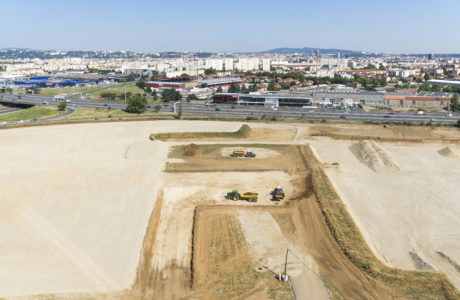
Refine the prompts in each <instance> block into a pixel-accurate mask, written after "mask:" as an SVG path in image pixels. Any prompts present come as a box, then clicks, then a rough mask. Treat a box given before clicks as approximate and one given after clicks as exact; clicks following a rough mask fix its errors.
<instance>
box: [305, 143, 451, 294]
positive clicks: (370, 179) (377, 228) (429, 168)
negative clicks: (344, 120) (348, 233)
mask: <svg viewBox="0 0 460 300" xmlns="http://www.w3.org/2000/svg"><path fill="white" fill-rule="evenodd" d="M311 144H312V147H313V149H314V150H315V152H316V154H317V156H318V157H319V159H320V160H321V161H322V162H325V163H330V162H336V163H338V165H336V166H335V167H329V168H327V169H326V170H327V174H328V176H329V177H330V178H331V180H332V183H333V184H334V186H335V188H336V189H337V191H338V192H339V194H340V195H341V197H342V199H343V201H344V202H345V204H346V206H347V208H348V209H349V211H350V213H351V214H352V216H353V218H354V220H355V222H356V223H357V224H358V226H359V228H360V229H361V230H362V232H363V234H364V236H365V238H366V240H367V242H368V244H369V246H370V247H371V248H372V250H373V251H374V252H375V253H376V254H377V255H378V257H379V259H381V260H382V261H383V262H385V263H386V264H388V265H390V266H393V267H398V268H403V269H409V270H416V269H419V270H433V269H436V270H440V271H442V272H444V273H446V274H447V275H448V277H449V278H450V280H451V281H452V282H453V283H454V284H455V285H456V287H457V288H460V272H459V267H458V263H459V262H460V222H459V219H458V215H459V214H460V202H459V201H458V200H459V195H460V189H459V185H458V182H459V181H460V160H458V159H457V158H455V157H454V158H452V157H449V156H444V155H443V153H455V152H458V151H460V148H459V146H458V145H450V146H449V151H447V150H445V147H446V145H442V144H437V143H434V144H433V143H431V144H416V145H396V144H391V143H380V146H381V147H382V148H384V149H386V150H385V151H387V152H388V153H390V154H391V156H392V157H394V159H395V160H396V161H397V162H398V164H399V168H400V170H399V171H398V172H376V171H375V170H373V169H371V168H369V167H368V166H366V164H364V163H363V162H361V161H360V160H359V159H357V158H356V157H355V155H354V154H353V153H352V151H351V150H350V146H351V145H352V144H353V142H349V141H337V140H329V139H323V140H321V141H315V142H312V143H311ZM442 149H444V151H441V152H443V153H439V151H440V150H442Z"/></svg>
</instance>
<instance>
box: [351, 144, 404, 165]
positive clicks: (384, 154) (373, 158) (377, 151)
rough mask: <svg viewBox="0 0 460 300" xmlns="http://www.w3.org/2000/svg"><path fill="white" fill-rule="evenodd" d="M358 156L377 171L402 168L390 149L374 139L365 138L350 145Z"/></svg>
mask: <svg viewBox="0 0 460 300" xmlns="http://www.w3.org/2000/svg"><path fill="white" fill-rule="evenodd" d="M349 149H350V151H351V152H352V153H353V154H354V155H355V156H356V158H357V159H358V160H359V161H360V162H362V163H363V164H365V165H366V166H368V167H369V168H371V169H372V170H374V171H375V172H385V171H389V172H396V171H399V170H400V167H399V165H398V162H397V161H396V160H395V159H394V158H393V157H392V156H391V154H390V153H388V151H386V150H385V148H383V147H382V146H381V145H379V144H378V143H376V142H374V141H369V140H363V141H360V142H357V143H354V144H353V145H351V146H350V148H349Z"/></svg>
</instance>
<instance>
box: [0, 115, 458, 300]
mask: <svg viewBox="0 0 460 300" xmlns="http://www.w3.org/2000/svg"><path fill="white" fill-rule="evenodd" d="M241 125H242V123H240V122H209V121H148V122H126V123H100V124H79V125H64V126H50V127H36V128H25V129H11V130H1V131H0V153H1V154H2V155H1V156H0V189H1V191H2V193H1V195H0V225H1V226H0V297H1V296H4V297H13V298H14V296H19V297H21V298H27V299H35V298H37V297H38V296H37V295H38V294H41V297H42V298H46V299H67V298H73V299H75V298H78V299H80V298H85V299H86V298H94V299H119V300H132V299H190V298H191V299H222V298H233V299H293V298H294V294H295V297H296V298H297V299H329V298H330V295H331V294H332V295H334V296H338V297H343V298H344V299H390V298H391V297H392V296H391V295H390V294H391V293H392V292H389V291H390V290H391V289H389V287H388V286H384V284H382V283H381V282H379V281H378V280H376V279H375V278H371V277H370V276H369V275H368V274H367V273H365V272H363V270H362V269H361V268H358V267H357V266H356V265H354V264H353V263H352V262H351V261H350V259H349V257H348V256H347V255H346V253H343V251H342V249H341V248H340V246H339V245H338V244H337V241H336V240H335V239H334V237H333V234H331V232H330V227H328V224H327V223H326V220H325V216H324V211H322V208H321V207H320V205H319V204H318V201H317V200H318V199H317V198H316V195H315V193H314V191H313V190H312V183H311V182H312V177H311V176H312V173H311V170H310V169H309V167H308V165H307V164H306V163H305V161H304V160H303V158H302V157H303V156H302V155H301V151H300V149H301V147H299V146H296V145H295V144H304V143H307V142H308V143H311V144H312V148H313V149H314V150H315V152H316V155H317V156H318V157H319V159H321V161H322V162H323V165H324V167H325V168H326V171H327V174H328V176H329V177H330V178H331V180H332V182H333V184H334V186H335V187H336V189H337V191H338V192H339V194H340V196H341V197H342V199H343V200H344V202H345V204H346V207H347V209H348V210H349V211H350V213H351V214H352V216H353V217H354V219H355V221H356V223H357V225H358V226H359V228H360V229H361V231H362V232H363V235H364V237H365V239H366V241H367V243H368V244H369V245H370V247H371V249H372V250H373V251H374V252H375V253H376V254H377V256H378V257H379V258H380V259H381V260H382V261H383V262H385V263H387V264H389V265H391V266H395V267H399V268H405V269H420V270H432V269H439V270H441V271H442V272H445V273H446V274H447V275H448V276H449V278H450V279H451V280H452V281H453V282H454V283H455V284H456V286H457V287H458V286H459V276H458V274H460V271H459V270H460V266H459V265H458V263H459V261H460V255H459V253H460V251H459V248H458V247H459V246H458V245H459V244H460V243H459V242H460V240H459V239H460V237H459V236H460V235H459V233H460V232H459V230H458V229H457V228H460V226H459V225H460V224H458V223H459V222H458V218H455V217H456V216H458V214H459V212H460V208H459V205H458V201H457V200H456V199H457V198H458V197H457V195H458V194H460V193H459V192H460V191H458V188H457V186H456V182H458V180H459V179H460V171H457V170H460V169H459V168H457V167H460V165H459V164H460V159H458V158H457V153H460V148H459V146H458V145H457V144H455V143H452V144H448V145H447V144H446V145H443V144H440V143H439V144H423V143H417V144H413V143H412V142H413V141H414V140H417V139H419V140H420V139H424V140H432V141H433V140H436V139H441V140H444V141H454V140H456V139H458V138H459V136H460V135H459V134H458V131H455V130H453V129H440V130H435V129H433V130H431V129H427V128H425V129H420V128H411V129H406V128H403V127H398V128H399V129H392V128H390V131H385V130H386V129H383V128H380V127H376V126H367V125H366V126H364V127H359V126H349V125H342V124H338V125H303V124H292V125H291V124H280V125H277V124H262V123H256V124H253V125H250V126H251V134H250V136H249V137H248V138H240V139H232V140H228V139H216V138H211V139H206V138H202V139H199V140H198V141H196V144H197V145H198V147H197V151H196V153H193V155H190V156H188V154H187V155H186V154H185V151H184V146H185V145H187V144H189V143H191V142H195V141H194V140H192V139H190V140H178V141H172V142H170V141H168V142H159V141H155V142H152V141H149V140H148V137H149V135H150V134H151V133H159V132H192V131H236V130H238V129H239V128H240V127H241ZM411 130H414V131H413V132H412V131H411ZM332 133H338V134H337V135H333V134H332ZM372 134H373V135H375V137H378V136H381V137H385V140H388V141H395V140H397V141H398V144H390V143H383V142H382V139H380V140H379V139H373V142H365V143H361V144H357V143H359V141H356V139H359V137H360V136H361V137H362V136H364V135H372ZM324 136H330V137H332V138H333V139H330V138H327V137H324ZM350 137H351V138H350ZM413 137H416V138H413ZM343 138H344V139H346V140H340V139H343ZM349 139H351V140H349ZM401 140H402V141H401ZM405 140H408V141H409V142H410V143H405V142H404V141H405ZM417 141H418V140H417ZM430 143H432V142H430ZM353 144H357V146H355V147H352V145H353ZM447 146H448V147H449V148H448V149H445V148H446V147H447ZM240 148H241V149H244V150H247V149H251V150H253V151H254V152H256V154H258V157H257V158H256V159H249V158H248V159H246V158H232V157H229V154H230V152H231V151H232V150H233V149H240ZM168 156H169V158H168ZM275 186H282V187H283V189H284V190H285V193H286V195H287V197H286V199H285V200H283V201H281V202H273V201H271V200H270V198H271V195H270V192H271V191H272V190H273V188H274V187H275ZM233 189H237V190H239V191H240V192H258V193H259V195H260V198H259V200H258V201H257V202H255V203H253V202H251V203H250V202H246V201H243V200H240V201H231V200H227V199H225V198H224V196H225V194H226V193H227V192H228V191H231V190H233ZM286 249H289V253H290V254H289V256H288V263H287V271H288V274H289V275H290V278H291V284H292V287H293V290H291V288H290V285H289V284H288V283H285V282H279V281H277V280H276V279H275V275H276V274H275V273H279V272H280V270H281V269H282V265H283V262H284V259H285V254H286ZM441 298H442V297H440V299H441Z"/></svg>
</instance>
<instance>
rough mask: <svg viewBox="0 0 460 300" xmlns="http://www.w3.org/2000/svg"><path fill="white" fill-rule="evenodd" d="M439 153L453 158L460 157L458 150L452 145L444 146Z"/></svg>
mask: <svg viewBox="0 0 460 300" xmlns="http://www.w3.org/2000/svg"><path fill="white" fill-rule="evenodd" d="M438 153H439V154H441V155H442V156H447V157H451V158H460V155H459V154H458V153H457V152H455V150H454V149H452V148H450V147H445V148H442V149H441V150H439V151H438Z"/></svg>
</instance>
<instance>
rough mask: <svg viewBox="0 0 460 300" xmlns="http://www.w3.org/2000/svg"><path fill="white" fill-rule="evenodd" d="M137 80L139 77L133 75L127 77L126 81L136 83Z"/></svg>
mask: <svg viewBox="0 0 460 300" xmlns="http://www.w3.org/2000/svg"><path fill="white" fill-rule="evenodd" d="M136 78H137V75H136V74H133V73H131V74H129V75H128V76H126V81H134V80H136Z"/></svg>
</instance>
